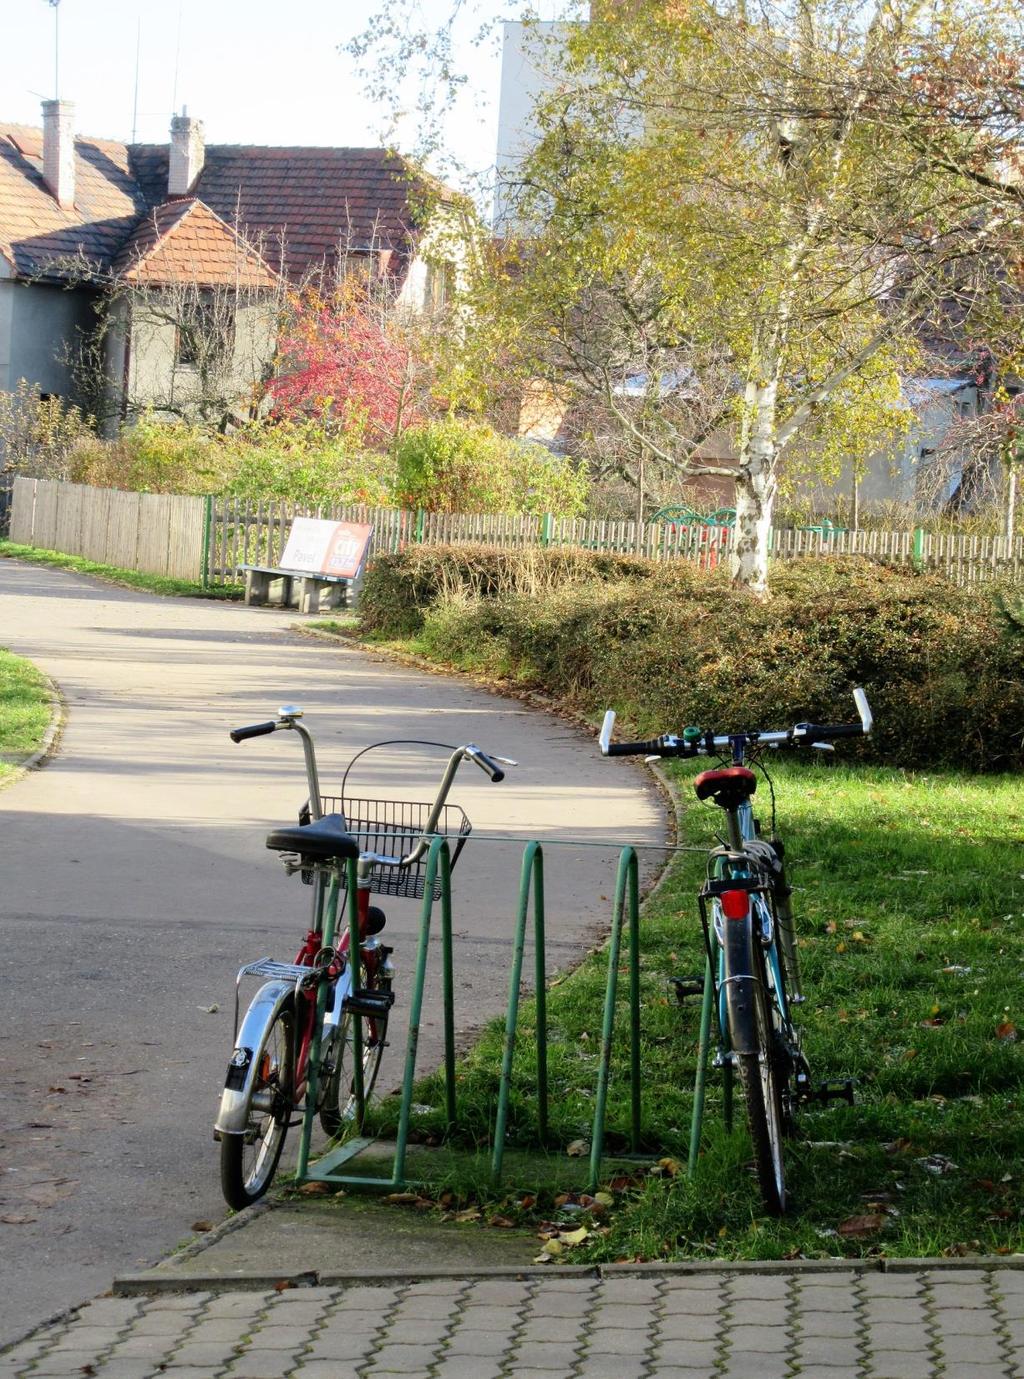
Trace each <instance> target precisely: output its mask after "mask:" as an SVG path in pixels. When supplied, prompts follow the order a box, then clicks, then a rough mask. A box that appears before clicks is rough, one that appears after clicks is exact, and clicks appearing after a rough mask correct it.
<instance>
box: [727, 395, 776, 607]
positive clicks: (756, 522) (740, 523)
mask: <svg viewBox="0 0 1024 1379" xmlns="http://www.w3.org/2000/svg"><path fill="white" fill-rule="evenodd" d="M777 395H778V385H777V382H776V381H775V379H771V380H770V381H768V382H766V383H765V382H759V383H754V382H751V383H749V384H748V386H747V394H746V396H747V403H748V409H749V410H748V416H749V417H750V425H749V430H748V429H747V428H746V427H745V428H744V434H743V437H742V440H741V443H740V473H739V477H738V479H737V480H736V530H735V532H734V536H733V548H732V557H731V561H730V571H731V574H732V579H733V583H734V584H739V585H742V586H743V588H745V589H749V590H750V591H751V593H754V594H761V595H762V596H763V595H766V594H767V593H768V544H769V541H770V539H771V529H772V512H773V510H774V507H775V495H776V492H777V489H778V485H777V484H776V480H775V470H776V465H777V461H778V448H777V444H776V398H777Z"/></svg>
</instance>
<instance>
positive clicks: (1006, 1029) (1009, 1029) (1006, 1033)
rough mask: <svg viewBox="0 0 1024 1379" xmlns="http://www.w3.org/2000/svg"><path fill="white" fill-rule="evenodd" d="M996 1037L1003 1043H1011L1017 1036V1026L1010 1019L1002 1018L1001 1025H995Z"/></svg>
mask: <svg viewBox="0 0 1024 1379" xmlns="http://www.w3.org/2000/svg"><path fill="white" fill-rule="evenodd" d="M996 1038H997V1039H1001V1040H1002V1042H1003V1043H1004V1044H1012V1043H1013V1041H1014V1040H1015V1039H1016V1038H1017V1026H1016V1025H1015V1024H1013V1022H1012V1021H1010V1020H1004V1021H1003V1023H1002V1024H1001V1025H996Z"/></svg>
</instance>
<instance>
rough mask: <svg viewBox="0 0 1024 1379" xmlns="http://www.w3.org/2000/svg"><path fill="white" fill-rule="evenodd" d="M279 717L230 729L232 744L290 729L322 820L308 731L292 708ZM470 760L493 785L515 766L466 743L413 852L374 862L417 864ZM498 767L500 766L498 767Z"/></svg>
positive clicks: (313, 809) (314, 812)
mask: <svg viewBox="0 0 1024 1379" xmlns="http://www.w3.org/2000/svg"><path fill="white" fill-rule="evenodd" d="M278 715H279V717H278V718H277V719H276V720H271V721H270V722H268V723H251V724H249V726H248V727H245V728H232V729H231V731H230V733H229V736H230V738H231V741H232V742H244V741H245V740H246V738H249V737H263V736H264V734H266V733H276V732H277V731H278V729H280V728H292V729H294V730H295V731H296V732H297V733H298V734H299V736H300V737H301V738H302V747H303V751H304V753H305V758H306V779H307V781H308V784H309V813H310V817H311V818H312V819H314V820H315V819H320V818H322V817H323V809H322V807H321V803H320V780H319V776H318V774H317V766H316V751H315V749H314V747H313V739H312V737H311V736H310V734H309V731H308V730H307V729H306V728H305V727H303V725H302V724H301V723H298V722H296V720H297V719H299V718H301V717H302V710H301V709H300V708H298V707H297V706H296V705H295V704H285V705H284V706H283V707H282V708H280V709H278ZM467 757H468V758H469V760H470V761H475V762H476V764H477V766H479V767H480V769H481V771H483V772H484V774H485V775H486V776H488V777H489V778H490V779H491V780H492V781H494V783H495V784H497V783H498V782H499V781H503V780H504V779H505V772H504V771H503V770H502V769H501V768H502V766H515V765H516V763H515V762H514V761H513V760H512V758H511V757H491V756H488V755H487V753H486V752H484V751H481V749H480V748H479V747H477V746H476V744H475V743H473V742H469V743H467V744H466V745H465V746H464V747H456V748H455V750H454V752H452V754H451V756H450V757H449V758H448V765H447V766H446V767H445V772H444V775H443V776H442V778H441V784H440V786H439V787H438V791H437V796H436V798H435V800H434V803H433V805H432V806H431V809H430V815H429V817H428V819H427V822H426V825H425V827H424V829H423V833H422V834H421V836H420V838H419V839H418V840H417V842H416V843H415V844H414V846H413V849H412V851H411V852H410V853H409V854H408V856H406V857H401V858H399V857H389V856H387V855H385V854H382V853H374V854H373V857H374V859H375V860H376V861H377V862H379V863H381V864H382V865H386V866H392V867H408V866H411V865H412V863H413V862H418V861H419V859H420V858H421V857H422V856H423V854H424V852H426V850H427V847H428V846H429V842H430V836H431V834H433V833H434V832H435V830H436V829H437V823H438V820H439V819H440V817H441V811H442V810H443V809H444V805H445V801H446V800H447V798H448V792H449V791H450V790H451V788H452V781H453V780H454V779H455V773H456V771H457V770H458V769H459V766H460V765H461V763H462V762H463V761H464V760H465V759H466V758H467ZM499 763H500V764H499Z"/></svg>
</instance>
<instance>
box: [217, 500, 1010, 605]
mask: <svg viewBox="0 0 1024 1379" xmlns="http://www.w3.org/2000/svg"><path fill="white" fill-rule="evenodd" d="M294 517H325V518H330V519H331V520H333V521H336V522H369V523H370V524H371V525H372V526H373V529H374V537H373V551H374V554H377V555H379V554H381V553H384V552H394V551H398V550H401V549H402V547H403V546H405V545H407V544H409V543H418V542H430V543H445V544H452V545H460V544H470V543H474V544H480V545H488V546H501V547H506V548H513V549H523V548H526V547H530V546H533V547H538V546H540V547H545V546H546V547H557V546H576V547H582V548H583V549H585V550H591V551H608V552H617V553H619V554H622V555H642V556H647V557H649V558H650V559H654V560H677V559H682V560H690V561H693V562H694V563H695V564H697V565H699V566H700V567H701V568H703V569H714V568H715V566H716V565H718V563H719V562H720V561H721V560H723V559H725V558H726V556H727V555H728V551H729V544H730V541H731V539H732V532H731V530H730V529H729V528H728V527H719V526H704V525H703V524H700V523H690V524H684V523H681V522H649V523H642V524H638V523H636V522H629V521H605V520H603V519H600V518H583V517H555V516H554V515H552V514H551V513H543V514H540V515H529V514H515V515H513V514H508V513H505V514H494V513H447V512H425V511H424V510H423V509H419V510H412V509H395V508H372V507H363V506H354V505H344V504H335V505H333V506H325V507H320V508H309V507H302V506H299V505H297V504H295V503H288V502H271V503H257V502H253V501H251V500H246V499H238V498H216V499H214V500H213V514H212V542H211V550H210V577H211V579H213V580H215V581H218V582H234V581H236V580H237V579H239V578H240V575H239V569H240V567H241V566H242V565H246V564H251V565H276V564H278V563H279V562H280V559H281V552H282V551H283V549H284V544H285V542H286V541H287V539H288V531H289V529H290V527H291V522H292V519H293V518H294ZM772 555H773V558H775V559H777V560H788V559H793V558H795V557H796V556H802V555H821V556H832V555H862V556H866V557H868V558H869V559H871V560H876V561H878V562H879V563H881V564H886V565H897V566H901V565H902V566H909V567H911V568H915V569H920V570H926V571H931V572H934V573H937V574H942V575H944V576H946V578H948V579H950V580H952V581H953V582H954V583H956V584H961V585H965V586H966V585H973V584H979V583H983V582H985V581H987V580H991V579H1006V580H1012V581H1014V582H1017V583H1024V536H1018V537H1014V538H1013V540H1012V541H1011V540H1007V539H1006V538H1005V537H1000V536H951V535H945V536H940V535H935V534H933V533H931V532H926V531H924V529H923V528H921V527H917V528H914V529H913V530H908V531H838V530H830V529H828V528H826V529H825V530H824V531H822V530H820V529H814V528H811V529H806V530H803V529H800V528H786V527H778V528H775V529H773V531H772Z"/></svg>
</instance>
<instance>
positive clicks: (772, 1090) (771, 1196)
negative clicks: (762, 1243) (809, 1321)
mask: <svg viewBox="0 0 1024 1379" xmlns="http://www.w3.org/2000/svg"><path fill="white" fill-rule="evenodd" d="M725 922H726V924H727V926H728V928H727V929H726V955H725V956H726V976H727V978H728V984H727V986H726V1005H727V1008H728V1012H729V1041H730V1044H731V1046H732V1050H733V1052H734V1054H735V1055H736V1064H737V1068H738V1071H739V1076H740V1082H741V1083H742V1085H743V1096H744V1100H745V1102H746V1106H747V1122H748V1124H749V1126H750V1138H751V1141H752V1144H753V1148H754V1163H755V1167H756V1170H757V1180H758V1184H759V1186H760V1189H761V1196H762V1198H763V1199H764V1204H765V1207H766V1208H767V1209H768V1211H769V1212H770V1213H771V1215H772V1216H781V1215H783V1213H784V1212H785V1210H786V1175H785V1168H784V1166H783V1161H782V1142H783V1137H784V1134H785V1125H786V1120H785V1115H784V1112H783V1090H784V1086H785V1075H784V1070H783V1068H782V1066H781V1058H780V1054H779V1046H778V1040H777V1039H776V1037H775V1032H774V1028H773V1023H772V1016H771V1010H770V1007H769V998H768V987H767V982H766V978H765V963H764V954H763V952H762V950H761V946H760V943H759V941H758V940H756V939H755V938H754V936H753V933H752V926H751V924H750V923H749V921H747V922H744V921H742V920H726V921H725Z"/></svg>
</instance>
